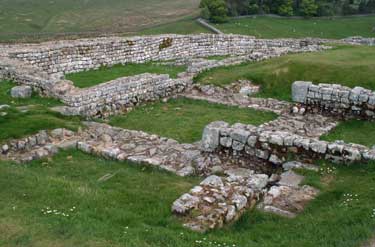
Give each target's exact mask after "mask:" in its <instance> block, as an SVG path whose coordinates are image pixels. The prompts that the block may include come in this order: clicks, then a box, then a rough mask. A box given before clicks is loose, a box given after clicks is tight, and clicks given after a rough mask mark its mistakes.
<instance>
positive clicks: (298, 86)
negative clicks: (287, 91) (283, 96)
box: [292, 81, 312, 103]
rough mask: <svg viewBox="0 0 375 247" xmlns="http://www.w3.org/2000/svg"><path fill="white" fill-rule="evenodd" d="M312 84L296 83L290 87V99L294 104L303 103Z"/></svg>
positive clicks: (305, 82)
mask: <svg viewBox="0 0 375 247" xmlns="http://www.w3.org/2000/svg"><path fill="white" fill-rule="evenodd" d="M311 84H312V82H307V81H296V82H294V83H293V85H292V99H293V101H294V102H298V103H305V100H306V96H307V93H308V90H309V86H310V85H311Z"/></svg>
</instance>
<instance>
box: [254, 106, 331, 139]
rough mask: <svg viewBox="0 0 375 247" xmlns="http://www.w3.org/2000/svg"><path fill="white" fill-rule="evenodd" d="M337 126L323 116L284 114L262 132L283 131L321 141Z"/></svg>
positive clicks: (263, 127) (262, 127)
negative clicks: (321, 138)
mask: <svg viewBox="0 0 375 247" xmlns="http://www.w3.org/2000/svg"><path fill="white" fill-rule="evenodd" d="M336 126H337V120H336V119H334V118H332V117H329V116H323V115H321V114H317V113H316V114H310V113H307V114H292V113H290V112H284V113H283V114H281V115H280V116H279V117H278V118H277V119H275V120H273V121H270V122H267V123H264V124H262V125H261V126H259V127H260V129H261V130H262V131H283V132H288V133H291V134H296V135H300V136H305V137H309V138H316V139H319V137H320V136H322V135H324V134H327V133H329V132H330V131H331V130H333V129H334V128H335V127H336Z"/></svg>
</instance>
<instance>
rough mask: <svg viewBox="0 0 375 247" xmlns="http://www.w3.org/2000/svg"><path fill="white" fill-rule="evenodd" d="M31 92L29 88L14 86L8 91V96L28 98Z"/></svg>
mask: <svg viewBox="0 0 375 247" xmlns="http://www.w3.org/2000/svg"><path fill="white" fill-rule="evenodd" d="M32 92H33V91H32V89H31V87H30V86H16V87H13V88H12V89H11V90H10V95H11V96H12V97H13V98H30V97H31V94H32Z"/></svg>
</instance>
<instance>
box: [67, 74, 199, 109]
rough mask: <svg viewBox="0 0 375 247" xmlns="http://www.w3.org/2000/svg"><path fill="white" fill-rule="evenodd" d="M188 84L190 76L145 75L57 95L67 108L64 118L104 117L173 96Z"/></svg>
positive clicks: (123, 78) (119, 79) (190, 81)
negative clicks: (74, 116) (73, 116)
mask: <svg viewBox="0 0 375 247" xmlns="http://www.w3.org/2000/svg"><path fill="white" fill-rule="evenodd" d="M190 83H192V80H191V78H190V77H186V78H177V79H171V78H170V77H169V75H156V74H149V73H145V74H141V75H136V76H131V77H122V78H118V79H116V80H113V81H109V82H106V83H102V84H99V85H97V86H94V87H90V88H85V89H78V88H74V89H73V90H72V91H70V92H68V93H65V95H62V96H60V99H61V101H62V102H63V103H64V104H65V105H66V107H64V112H65V114H66V115H83V116H103V115H105V114H109V113H115V112H120V111H126V110H127V108H131V107H133V106H135V105H137V104H139V103H143V102H148V101H155V100H158V99H161V98H165V97H169V96H172V95H175V94H177V93H180V92H182V91H183V90H184V89H185V88H186V87H187V86H189V85H190Z"/></svg>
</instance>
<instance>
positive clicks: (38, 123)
mask: <svg viewBox="0 0 375 247" xmlns="http://www.w3.org/2000/svg"><path fill="white" fill-rule="evenodd" d="M14 86H15V84H14V83H11V82H7V81H3V82H0V105H3V104H7V105H9V106H10V108H7V109H4V110H2V111H1V112H6V113H7V115H6V116H0V130H1V131H0V143H1V142H4V141H6V140H8V139H12V138H20V137H23V136H26V135H30V134H34V133H36V132H38V131H39V130H44V129H48V130H50V129H55V128H68V129H73V130H74V129H77V127H78V126H79V125H80V118H78V117H64V116H61V115H60V114H58V113H55V112H52V111H51V110H49V107H52V106H56V105H60V104H61V103H59V102H58V101H57V100H54V99H50V98H41V97H39V96H37V95H36V94H34V95H33V96H32V97H31V98H29V99H13V98H11V97H10V89H11V88H12V87H14Z"/></svg>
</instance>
